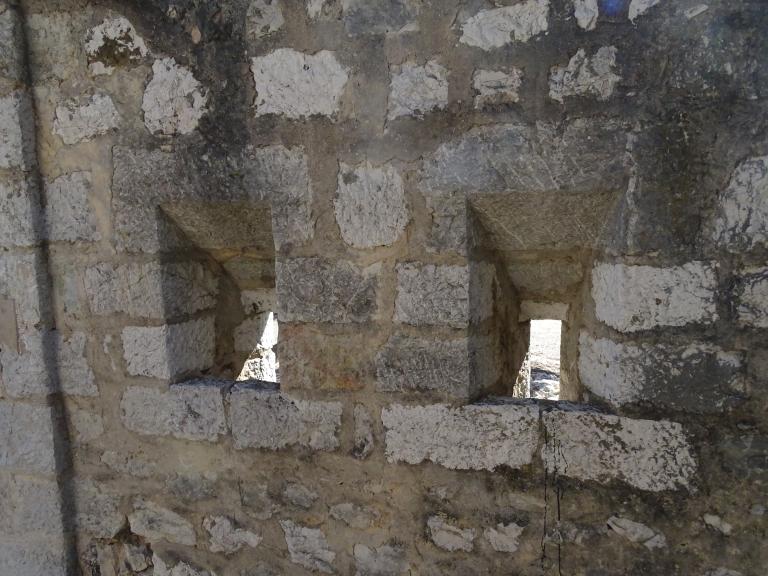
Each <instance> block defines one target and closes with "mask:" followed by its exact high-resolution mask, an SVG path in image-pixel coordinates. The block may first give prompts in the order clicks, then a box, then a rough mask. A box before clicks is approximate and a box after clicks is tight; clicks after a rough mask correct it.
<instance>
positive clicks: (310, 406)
mask: <svg viewBox="0 0 768 576" xmlns="http://www.w3.org/2000/svg"><path fill="white" fill-rule="evenodd" d="M229 402H230V409H229V410H230V412H229V414H230V418H231V422H232V435H233V437H234V442H235V448H238V449H243V448H263V449H267V450H280V449H283V448H288V447H292V446H306V447H309V448H312V449H313V450H335V449H336V448H338V446H339V440H338V438H337V431H338V428H339V426H341V412H342V407H341V404H340V403H338V402H313V401H308V400H298V399H291V398H289V397H287V396H285V395H284V394H281V393H280V392H278V391H277V390H276V389H275V388H274V387H268V386H266V385H264V386H257V385H253V384H238V385H237V386H236V387H235V388H234V389H233V391H232V394H231V395H230V399H229Z"/></svg>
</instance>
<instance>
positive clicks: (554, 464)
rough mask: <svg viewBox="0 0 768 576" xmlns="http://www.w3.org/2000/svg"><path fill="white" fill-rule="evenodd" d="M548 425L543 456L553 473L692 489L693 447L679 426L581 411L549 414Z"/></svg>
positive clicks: (652, 488) (640, 486) (648, 486)
mask: <svg viewBox="0 0 768 576" xmlns="http://www.w3.org/2000/svg"><path fill="white" fill-rule="evenodd" d="M543 421H544V425H545V427H546V431H547V444H546V445H545V446H544V447H543V448H542V457H543V459H544V462H545V465H546V466H547V469H548V470H549V471H550V472H555V471H556V472H557V473H558V474H562V475H564V476H569V477H571V478H578V479H579V480H594V481H596V482H600V483H609V482H613V481H620V482H623V483H625V484H628V485H629V486H632V487H634V488H638V489H640V490H648V491H651V492H660V491H663V490H675V489H680V488H689V487H690V485H691V481H692V480H693V476H694V473H695V472H696V461H695V459H694V456H693V451H692V448H691V445H690V444H689V443H688V440H687V438H686V434H685V431H684V430H683V427H682V426H681V425H680V424H678V423H677V422H670V421H668V420H633V419H630V418H622V417H619V416H611V415H608V414H600V413H597V412H588V411H578V410H553V411H551V412H546V413H544V414H543Z"/></svg>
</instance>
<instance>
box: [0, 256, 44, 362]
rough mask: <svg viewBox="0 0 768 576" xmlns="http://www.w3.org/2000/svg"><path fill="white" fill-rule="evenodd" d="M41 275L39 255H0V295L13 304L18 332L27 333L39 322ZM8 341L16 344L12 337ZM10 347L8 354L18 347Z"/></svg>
mask: <svg viewBox="0 0 768 576" xmlns="http://www.w3.org/2000/svg"><path fill="white" fill-rule="evenodd" d="M44 272H45V270H44V268H43V267H42V262H41V254H40V252H34V253H23V254H20V253H13V252H0V295H1V296H2V297H3V298H4V299H6V300H7V301H8V302H9V303H12V304H13V308H14V312H15V314H14V316H15V320H16V324H17V329H18V331H19V332H28V331H31V330H32V329H34V328H35V326H37V324H38V323H39V322H40V305H41V296H42V294H44V293H45V292H46V291H45V289H44V288H43V286H44V284H43V282H44V276H43V274H44ZM8 324H11V322H10V321H9V322H8ZM12 339H13V340H14V341H16V340H17V338H16V335H15V334H14V335H13V336H12ZM10 344H11V343H10V342H9V343H6V346H7V347H8V350H18V343H16V345H15V346H13V345H10Z"/></svg>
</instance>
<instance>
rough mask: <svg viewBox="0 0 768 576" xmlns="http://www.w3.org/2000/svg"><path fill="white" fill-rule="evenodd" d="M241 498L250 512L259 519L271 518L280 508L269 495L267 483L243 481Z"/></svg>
mask: <svg viewBox="0 0 768 576" xmlns="http://www.w3.org/2000/svg"><path fill="white" fill-rule="evenodd" d="M240 500H241V502H242V503H243V506H244V507H245V509H246V510H247V511H248V514H250V515H252V516H253V517H254V518H256V519H257V520H269V519H270V518H272V516H273V515H274V514H275V512H277V511H278V510H279V509H280V507H279V506H278V505H277V503H276V502H275V501H274V500H273V499H272V497H271V496H270V495H269V487H268V486H267V485H266V484H258V483H252V482H244V483H241V484H240Z"/></svg>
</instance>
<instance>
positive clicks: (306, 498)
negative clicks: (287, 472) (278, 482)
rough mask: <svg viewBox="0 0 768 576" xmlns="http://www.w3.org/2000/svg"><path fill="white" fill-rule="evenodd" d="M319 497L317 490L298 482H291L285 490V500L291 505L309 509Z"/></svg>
mask: <svg viewBox="0 0 768 576" xmlns="http://www.w3.org/2000/svg"><path fill="white" fill-rule="evenodd" d="M318 498H319V496H318V494H317V492H315V491H314V490H312V489H310V488H307V487H306V486H304V485H303V484H299V483H298V482H289V483H288V484H287V485H286V486H285V489H284V490H283V500H284V501H285V502H287V503H288V504H290V505H291V506H296V507H297V508H302V509H304V510H309V509H310V508H312V505H313V504H314V503H315V502H316V501H317V499H318Z"/></svg>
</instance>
